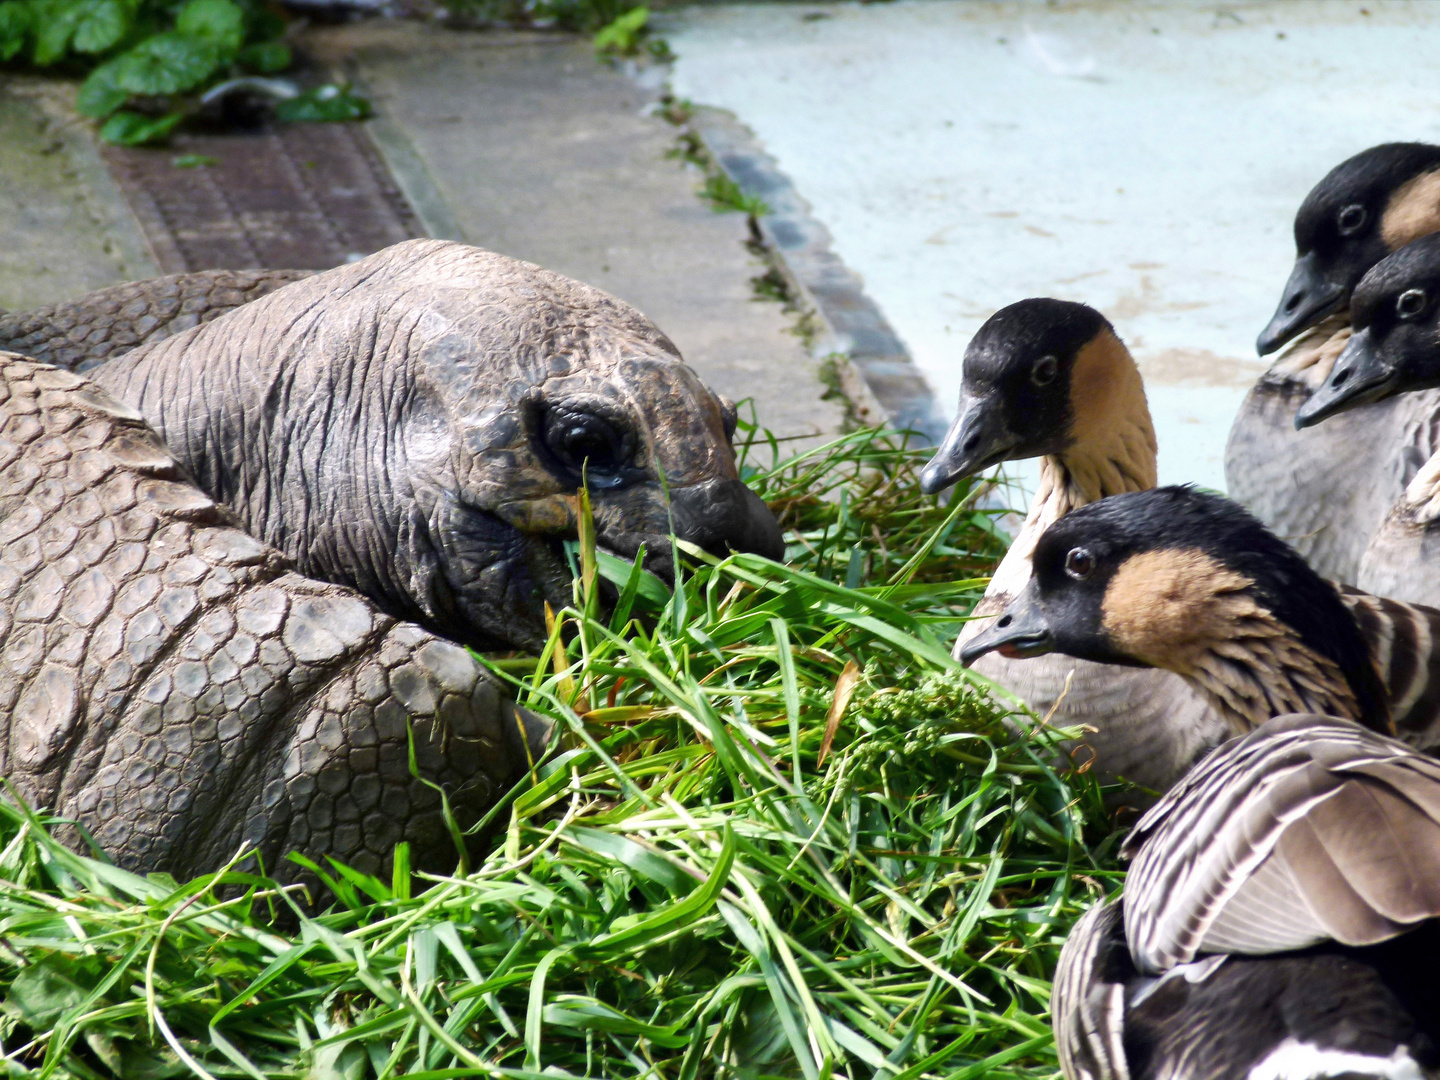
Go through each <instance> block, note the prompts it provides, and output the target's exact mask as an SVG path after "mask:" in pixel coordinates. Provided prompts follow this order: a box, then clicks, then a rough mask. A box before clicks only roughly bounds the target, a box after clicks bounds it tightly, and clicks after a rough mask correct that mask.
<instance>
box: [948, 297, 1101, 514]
mask: <svg viewBox="0 0 1440 1080" xmlns="http://www.w3.org/2000/svg"><path fill="white" fill-rule="evenodd" d="M1115 349H1119V350H1122V351H1123V350H1124V346H1123V345H1122V344H1120V339H1119V338H1117V337H1116V336H1115V331H1114V328H1113V327H1111V325H1110V323H1109V322H1108V321H1106V319H1105V316H1103V315H1101V314H1100V313H1099V312H1098V311H1096V310H1095V309H1094V308H1091V307H1086V306H1085V305H1084V304H1075V303H1071V302H1069V301H1067V300H1049V299H1043V298H1037V299H1030V300H1021V301H1019V302H1018V303H1014V304H1011V305H1010V306H1009V307H1005V308H1001V309H1000V310H999V311H997V312H996V313H995V314H994V315H992V316H990V318H989V319H987V320H986V321H985V325H984V326H982V327H980V330H979V332H978V333H977V334H976V335H975V336H974V338H972V339H971V341H970V344H969V346H968V347H967V348H966V349H965V363H964V377H963V382H962V385H961V390H960V411H959V413H958V414H957V415H956V417H955V421H954V423H952V424H951V425H950V430H949V431H947V432H946V433H945V438H944V440H943V441H942V442H941V444H940V449H939V450H937V451H936V452H935V456H934V457H933V458H931V459H930V462H929V464H927V465H926V466H925V469H924V471H923V472H922V473H921V474H920V487H921V489H922V490H924V491H925V493H926V494H930V495H933V494H935V493H936V492H940V491H944V490H945V489H946V488H947V487H949V486H950V485H951V484H953V483H955V482H956V481H957V480H961V479H963V478H964V477H967V476H973V475H974V474H975V473H978V472H983V471H984V470H985V469H988V468H990V467H991V466H992V465H998V464H999V463H1000V462H1002V461H1014V460H1019V459H1022V458H1032V457H1040V456H1041V455H1044V454H1059V453H1062V452H1063V451H1064V450H1065V449H1066V447H1068V446H1069V445H1070V444H1071V442H1072V441H1073V437H1074V436H1073V431H1072V429H1073V427H1074V424H1075V421H1076V417H1077V415H1078V414H1079V413H1080V412H1082V411H1084V409H1083V407H1084V402H1080V401H1077V400H1076V395H1077V394H1080V395H1082V396H1083V395H1084V394H1085V393H1086V392H1088V391H1087V388H1093V383H1094V380H1092V379H1089V378H1086V377H1085V376H1084V373H1083V372H1082V373H1081V377H1080V378H1077V377H1076V375H1077V369H1080V368H1085V367H1087V364H1088V362H1090V361H1092V360H1093V361H1094V362H1096V363H1097V364H1108V363H1110V362H1112V361H1113V357H1112V356H1111V355H1110V354H1111V353H1112V352H1113V350H1115Z"/></svg>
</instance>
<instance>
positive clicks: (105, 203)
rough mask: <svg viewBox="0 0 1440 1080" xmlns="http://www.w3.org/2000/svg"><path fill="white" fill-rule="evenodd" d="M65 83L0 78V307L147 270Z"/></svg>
mask: <svg viewBox="0 0 1440 1080" xmlns="http://www.w3.org/2000/svg"><path fill="white" fill-rule="evenodd" d="M66 98H67V91H66V90H65V89H64V88H56V87H54V86H53V85H51V84H46V83H41V82H38V81H35V82H32V81H29V80H25V79H22V78H18V77H13V76H7V77H6V78H5V79H4V80H0V308H4V309H8V310H10V311H22V310H24V309H26V308H32V307H39V306H41V305H43V304H53V303H55V302H57V301H60V300H65V299H68V298H69V297H72V296H79V295H80V294H82V293H86V292H90V291H91V290H92V289H102V288H104V287H105V286H107V285H114V284H116V283H117V282H121V281H127V280H130V279H132V278H138V277H150V276H153V275H154V274H155V273H156V272H157V271H156V268H155V263H154V260H153V259H152V258H151V257H150V255H149V253H148V251H147V250H146V247H145V241H144V238H143V237H142V236H141V233H140V229H139V227H138V226H137V225H136V223H135V221H134V219H133V218H132V217H131V216H130V214H129V211H128V210H127V208H126V206H125V203H124V201H123V200H122V199H121V198H120V197H119V193H118V191H117V190H116V188H115V185H114V182H113V181H112V180H111V179H110V177H109V175H108V174H107V173H106V171H105V167H104V165H103V164H102V162H101V161H100V157H99V155H98V154H97V153H96V151H95V147H94V145H93V144H92V143H91V142H90V138H89V134H88V132H87V131H86V130H85V129H84V128H83V127H82V126H80V125H79V124H78V123H76V122H74V121H69V122H67V120H66V119H65V112H64V109H65V104H66Z"/></svg>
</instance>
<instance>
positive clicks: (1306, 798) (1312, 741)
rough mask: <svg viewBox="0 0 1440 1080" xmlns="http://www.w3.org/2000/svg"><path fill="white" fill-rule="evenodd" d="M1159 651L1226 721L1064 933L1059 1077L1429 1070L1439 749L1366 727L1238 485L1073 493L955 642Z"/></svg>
mask: <svg viewBox="0 0 1440 1080" xmlns="http://www.w3.org/2000/svg"><path fill="white" fill-rule="evenodd" d="M991 650H1003V651H1005V652H1008V653H1009V654H1011V655H1013V656H1017V657H1025V656H1044V655H1047V654H1050V653H1053V652H1063V653H1066V654H1068V655H1073V656H1078V657H1084V658H1086V659H1089V660H1094V661H1098V662H1104V663H1114V664H1125V665H1141V666H1145V667H1162V668H1164V669H1166V670H1168V671H1171V672H1173V673H1175V674H1177V675H1179V676H1181V677H1183V678H1184V679H1185V680H1186V681H1187V683H1188V684H1189V685H1190V686H1192V687H1193V688H1194V689H1195V690H1196V691H1197V692H1198V693H1200V694H1201V695H1203V696H1204V697H1206V698H1207V699H1208V700H1209V701H1210V702H1211V703H1212V705H1213V706H1214V708H1215V709H1216V710H1217V711H1219V712H1222V713H1223V714H1225V715H1226V717H1227V718H1228V719H1229V721H1230V722H1231V723H1232V724H1233V725H1234V726H1237V727H1239V728H1242V729H1244V730H1246V731H1247V734H1246V735H1244V736H1242V737H1241V738H1238V739H1234V740H1231V741H1229V742H1227V743H1225V744H1223V745H1222V746H1220V747H1219V748H1217V749H1216V750H1215V751H1214V752H1213V753H1211V754H1210V755H1209V756H1208V757H1206V758H1205V759H1204V760H1203V761H1201V762H1200V763H1199V764H1198V765H1197V766H1196V767H1195V769H1194V770H1192V771H1191V772H1190V773H1189V774H1188V775H1187V776H1186V777H1185V778H1184V779H1182V780H1181V781H1180V782H1179V783H1178V784H1177V785H1176V786H1175V787H1174V788H1172V789H1171V790H1170V792H1168V793H1167V794H1166V795H1165V796H1164V797H1163V798H1162V799H1161V800H1160V801H1159V802H1158V803H1157V804H1156V805H1155V806H1154V807H1152V808H1151V809H1150V811H1149V812H1147V813H1146V814H1145V815H1144V816H1143V817H1142V818H1141V819H1140V821H1139V822H1138V824H1137V825H1136V827H1135V829H1134V830H1133V831H1132V833H1131V834H1130V836H1129V837H1127V839H1126V842H1125V844H1124V847H1123V849H1122V855H1124V856H1125V857H1127V858H1130V859H1131V860H1132V863H1131V868H1130V871H1129V873H1128V874H1127V877H1126V883H1125V895H1124V898H1123V899H1121V900H1116V901H1112V902H1110V903H1105V904H1101V905H1098V906H1096V907H1095V908H1092V909H1091V911H1089V912H1088V913H1087V914H1086V915H1085V916H1084V917H1083V918H1082V919H1081V920H1080V921H1079V923H1077V925H1076V927H1075V929H1074V931H1073V932H1072V933H1071V935H1070V937H1069V939H1068V940H1067V942H1066V944H1065V947H1064V949H1063V951H1062V953H1061V958H1060V963H1059V967H1058V969H1057V973H1056V981H1055V993H1054V997H1053V999H1052V1018H1053V1022H1054V1026H1055V1033H1056V1042H1057V1049H1058V1051H1059V1054H1060V1060H1061V1066H1062V1071H1063V1072H1064V1074H1065V1076H1066V1077H1067V1078H1069V1080H1081V1078H1084V1080H1119V1078H1127V1080H1148V1078H1157V1080H1158V1078H1161V1077H1187V1078H1210V1077H1214V1078H1220V1077H1236V1078H1239V1077H1251V1078H1275V1080H1279V1078H1296V1080H1299V1078H1302V1077H1304V1078H1309V1077H1321V1076H1330V1077H1338V1076H1347V1077H1388V1078H1394V1080H1400V1078H1406V1080H1410V1078H1413V1080H1419V1078H1420V1077H1422V1076H1430V1075H1435V1074H1436V1070H1437V1069H1440V991H1437V988H1436V985H1435V981H1434V979H1433V977H1432V972H1433V970H1434V966H1435V965H1436V963H1437V962H1440V923H1437V922H1436V919H1437V916H1440V761H1436V760H1435V759H1434V758H1432V757H1429V756H1427V755H1424V754H1421V753H1419V752H1417V751H1415V750H1414V749H1413V748H1411V747H1409V746H1407V745H1406V744H1404V743H1402V742H1399V741H1397V740H1395V739H1393V738H1390V737H1389V733H1390V731H1391V717H1390V709H1389V705H1388V701H1387V695H1386V693H1385V690H1384V687H1383V685H1382V684H1381V681H1380V679H1379V676H1378V673H1377V671H1376V669H1375V667H1374V665H1373V664H1372V663H1371V660H1370V656H1369V652H1368V650H1367V648H1366V645H1365V641H1364V637H1363V635H1362V633H1361V630H1360V627H1359V625H1358V624H1357V623H1356V621H1355V620H1354V618H1353V617H1352V616H1351V614H1350V612H1349V610H1348V609H1347V607H1346V606H1345V604H1344V603H1343V602H1342V601H1341V600H1340V598H1339V596H1338V594H1337V593H1336V591H1335V590H1334V588H1333V587H1332V586H1330V585H1329V584H1328V583H1326V582H1325V581H1323V580H1322V579H1321V578H1320V577H1319V576H1318V575H1316V574H1315V573H1314V571H1313V570H1311V569H1310V568H1309V567H1308V566H1307V565H1306V563H1305V561H1304V559H1302V558H1301V557H1300V556H1299V554H1298V553H1296V552H1295V551H1294V550H1293V549H1291V548H1289V547H1287V546H1286V545H1285V544H1284V543H1283V542H1282V541H1280V540H1279V539H1278V538H1277V537H1276V536H1275V535H1274V534H1273V533H1271V532H1270V531H1269V530H1267V529H1266V528H1265V527H1264V526H1263V525H1262V524H1261V523H1260V522H1259V521H1257V520H1256V519H1255V518H1254V517H1252V516H1251V515H1250V514H1248V513H1246V512H1245V511H1244V510H1243V509H1241V508H1240V507H1239V506H1237V505H1235V504H1233V503H1230V502H1228V501H1226V500H1224V499H1221V498H1219V497H1217V496H1214V495H1209V494H1205V493H1202V492H1198V491H1195V490H1193V489H1190V488H1183V487H1181V488H1159V489H1155V490H1152V491H1145V492H1138V493H1134V494H1127V495H1119V496H1115V497H1113V498H1108V499H1105V500H1102V501H1100V502H1098V503H1095V504H1093V505H1090V506H1086V507H1083V508H1080V509H1078V510H1076V511H1075V512H1074V513H1072V514H1070V515H1068V516H1066V517H1065V518H1064V519H1062V520H1061V521H1059V522H1057V523H1056V524H1055V525H1054V526H1052V527H1051V528H1050V529H1049V530H1048V531H1047V532H1046V533H1045V535H1044V536H1042V537H1041V538H1040V540H1039V542H1038V543H1037V544H1036V548H1035V555H1034V576H1033V577H1032V579H1031V581H1030V583H1029V584H1028V585H1027V586H1026V588H1025V590H1024V591H1023V592H1022V593H1021V595H1020V596H1019V597H1017V598H1016V599H1015V600H1014V601H1013V602H1012V603H1011V605H1010V607H1009V608H1008V609H1007V610H1006V612H1005V613H1004V615H1002V616H1001V618H1000V619H999V620H997V622H996V624H995V626H994V627H993V628H992V629H991V630H989V631H987V632H986V633H985V634H983V635H981V636H980V637H977V638H975V639H973V640H972V641H971V642H970V643H969V644H968V645H967V646H966V650H965V655H966V657H967V658H969V659H973V658H975V657H977V656H979V655H981V654H983V653H986V652H988V651H991Z"/></svg>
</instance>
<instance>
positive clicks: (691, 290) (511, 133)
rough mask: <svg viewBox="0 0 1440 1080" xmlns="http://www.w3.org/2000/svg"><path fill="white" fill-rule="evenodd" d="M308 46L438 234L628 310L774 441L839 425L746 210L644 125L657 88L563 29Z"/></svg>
mask: <svg viewBox="0 0 1440 1080" xmlns="http://www.w3.org/2000/svg"><path fill="white" fill-rule="evenodd" d="M313 41H314V47H315V48H316V49H317V50H318V51H319V52H320V53H321V55H323V56H327V57H330V58H331V59H333V60H334V61H336V62H344V63H346V64H348V65H349V66H350V68H351V70H352V71H353V72H354V74H355V76H356V79H357V81H358V82H359V83H361V84H362V85H363V86H364V87H365V88H366V89H367V90H368V92H369V93H370V94H371V95H372V96H373V98H374V101H375V105H376V109H377V111H378V112H379V113H381V114H382V116H383V117H384V118H385V123H384V125H383V126H382V127H381V130H380V131H378V132H377V136H378V142H379V144H380V147H381V150H382V152H384V153H385V154H386V156H387V157H388V158H389V159H390V161H391V165H392V169H395V171H396V173H397V179H399V181H400V183H401V186H402V187H405V186H406V185H407V183H409V184H410V190H409V191H408V192H407V193H408V194H410V195H411V201H412V202H413V203H415V204H416V206H417V209H418V210H419V211H420V213H421V216H422V218H423V217H425V216H426V214H427V210H428V212H429V213H430V215H431V225H432V232H436V233H451V234H453V235H455V236H456V237H457V238H459V239H464V240H466V241H468V242H469V243H472V244H478V245H479V246H481V247H486V248H490V249H492V250H495V251H500V252H503V253H504V254H506V255H513V256H515V257H517V258H521V259H527V260H529V261H531V262H536V263H539V264H540V265H542V266H545V267H548V268H550V269H552V270H556V271H558V272H560V273H563V274H568V275H570V276H571V277H575V278H578V279H580V280H581V281H586V282H589V283H590V284H592V285H596V286H598V287H600V288H602V289H604V290H606V291H607V292H610V293H613V294H614V295H616V296H618V297H620V298H621V299H623V300H627V301H629V302H630V303H632V304H634V305H635V306H636V307H637V308H639V309H640V310H641V311H643V312H645V313H646V314H647V315H649V316H650V317H651V318H652V319H654V320H655V322H656V323H657V324H658V325H659V326H660V328H661V329H662V330H664V331H665V333H666V334H668V335H669V336H670V338H671V339H672V340H673V341H674V342H675V344H676V345H677V346H679V348H680V351H681V353H682V354H683V355H684V357H685V359H686V360H687V361H689V362H690V364H691V365H692V366H694V367H695V368H696V370H697V371H699V372H700V375H701V377H702V378H704V379H705V381H706V382H707V383H708V384H709V385H710V386H711V388H712V389H714V390H715V391H716V392H718V393H721V394H725V395H728V396H729V397H731V398H734V399H736V400H740V399H742V398H752V399H754V400H755V402H756V407H757V409H758V412H759V416H760V420H761V422H762V423H764V424H766V425H767V426H769V427H771V428H772V429H773V430H775V431H776V433H777V434H783V435H801V434H809V435H814V434H817V433H821V432H835V431H838V430H839V428H840V426H841V423H842V413H841V409H840V407H839V405H838V404H837V403H835V402H831V401H822V400H821V395H822V394H823V393H824V391H825V388H824V387H823V385H822V384H821V382H820V378H819V362H818V361H817V360H815V359H814V358H812V357H811V356H810V355H809V354H808V353H807V352H806V351H805V349H804V348H803V347H802V345H801V343H800V341H799V340H798V339H797V338H796V337H795V336H794V335H793V334H792V333H790V332H789V331H790V326H791V320H790V319H789V318H788V317H787V316H786V315H785V314H784V313H783V312H782V310H781V307H780V305H779V304H777V303H774V302H766V301H759V300H756V299H755V296H754V292H753V289H752V287H751V284H750V279H751V278H752V277H755V276H756V275H759V274H763V273H764V271H765V267H764V266H763V265H762V264H761V262H760V261H759V260H758V259H756V258H755V257H754V256H752V255H751V254H750V253H749V252H747V251H746V249H745V246H744V243H745V240H746V238H747V236H748V227H747V225H746V220H745V218H744V216H743V215H741V214H738V213H716V212H715V211H714V210H713V209H712V208H711V207H710V205H709V204H708V203H706V202H704V201H702V200H701V199H700V198H698V197H697V195H696V188H697V186H698V184H699V183H700V181H701V179H702V177H701V175H700V173H699V172H698V171H697V170H695V169H694V168H687V167H686V166H685V165H684V163H683V162H681V161H678V160H674V159H672V158H669V157H667V154H668V153H669V152H670V151H671V150H672V149H673V148H674V146H675V141H676V134H677V132H676V130H675V128H674V127H672V126H671V125H670V124H669V123H667V122H666V121H665V120H663V119H661V118H659V117H658V116H655V115H652V111H651V110H652V106H653V104H654V103H655V101H656V100H658V98H659V96H660V90H659V88H658V85H652V86H651V87H650V88H648V89H647V88H645V87H642V85H641V84H640V83H638V82H637V81H635V80H634V79H631V78H629V77H627V76H626V75H624V74H622V73H621V72H618V71H615V70H613V69H611V68H609V67H607V66H604V65H601V64H598V63H597V62H596V60H595V57H594V53H593V52H592V50H591V48H590V46H589V44H588V43H586V42H584V41H578V40H576V39H574V38H571V37H568V36H564V37H562V36H558V35H557V36H547V35H536V34H508V33H485V34H474V33H455V32H451V31H446V30H443V29H438V28H435V27H431V26H422V25H417V24H406V23H399V24H396V23H365V24H359V25H355V26H348V27H341V28H337V29H334V30H329V31H323V32H320V33H318V34H317V35H316V36H315V38H314V39H313ZM652 82H653V81H652ZM407 153H410V154H413V155H414V156H415V157H416V158H417V159H418V161H417V162H416V163H415V164H418V165H419V166H420V167H421V169H423V172H424V173H428V178H429V180H428V182H429V183H432V184H433V192H431V193H429V194H427V193H426V192H424V191H423V190H417V187H418V188H423V187H424V185H425V184H426V183H427V181H426V180H425V179H424V178H423V177H422V178H420V182H419V184H418V185H417V184H416V183H415V182H414V181H415V179H416V178H415V175H414V169H413V168H412V167H408V166H407V165H406V164H405V162H404V161H403V160H402V159H403V158H404V157H405V156H406V154H407ZM435 196H438V202H439V204H440V205H439V206H436V205H435V203H436V201H437V200H436V198H435ZM437 211H438V214H437ZM446 215H448V219H447V217H446Z"/></svg>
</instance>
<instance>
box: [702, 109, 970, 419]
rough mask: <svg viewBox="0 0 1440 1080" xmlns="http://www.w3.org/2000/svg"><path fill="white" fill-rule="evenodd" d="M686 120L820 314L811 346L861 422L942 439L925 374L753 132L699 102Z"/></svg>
mask: <svg viewBox="0 0 1440 1080" xmlns="http://www.w3.org/2000/svg"><path fill="white" fill-rule="evenodd" d="M688 126H689V127H690V129H691V131H693V132H694V134H695V136H696V137H697V138H698V139H699V140H700V141H701V143H703V144H704V147H705V149H706V151H707V152H708V153H709V155H710V157H711V159H712V160H713V161H714V162H715V163H716V165H718V166H719V167H720V168H721V169H723V170H724V172H725V174H726V175H727V176H729V177H730V179H731V180H733V181H734V182H735V184H736V185H737V186H738V187H739V188H740V190H741V191H742V192H743V193H744V194H745V195H748V196H753V197H754V198H757V199H760V200H761V201H762V202H764V204H765V207H766V213H764V214H763V215H760V216H758V217H757V218H756V219H755V221H756V224H757V226H758V228H759V230H760V234H761V238H762V239H763V240H764V242H765V244H766V245H767V246H768V247H769V248H770V250H771V252H772V253H773V255H774V257H775V261H776V263H777V265H778V267H779V269H780V272H781V273H782V274H784V276H785V277H786V279H787V282H788V284H789V285H790V288H791V290H792V293H793V294H794V295H796V296H797V297H799V298H800V299H801V301H802V303H804V304H805V305H806V306H808V307H809V308H810V309H811V310H812V311H813V312H814V313H815V317H816V318H817V319H818V320H819V323H820V326H821V333H820V335H819V337H818V340H817V342H816V346H815V351H816V353H817V354H819V355H821V356H826V355H829V356H830V357H832V358H834V359H835V366H836V373H837V375H838V376H839V380H840V388H841V390H843V391H844V393H845V395H846V396H847V397H848V398H849V399H850V400H851V403H852V404H853V406H854V408H855V413H856V417H857V419H859V420H860V421H861V422H862V423H879V422H882V421H885V420H888V421H889V422H890V423H892V424H894V425H895V426H897V427H903V428H909V429H911V430H914V431H918V432H921V433H923V434H924V435H926V436H927V437H928V438H929V439H930V440H931V441H932V442H939V440H940V438H941V437H942V436H943V435H944V432H945V428H946V420H945V416H944V413H943V412H942V411H941V409H940V407H939V403H938V402H937V401H936V399H935V393H934V391H933V390H931V388H930V386H929V384H928V383H927V382H926V381H925V377H924V376H923V375H922V374H921V373H920V369H919V368H918V367H917V366H916V364H915V361H914V359H913V358H912V357H911V356H910V352H909V350H908V349H907V348H906V347H905V344H904V342H902V341H901V340H900V337H899V335H898V334H896V333H895V330H894V328H893V327H891V325H890V323H889V322H888V321H887V320H886V318H885V315H884V313H883V312H882V311H881V310H880V307H879V305H877V304H876V303H875V301H874V300H872V299H871V298H870V297H869V296H867V295H866V293H865V286H864V283H863V282H862V281H861V279H860V276H859V275H858V274H856V273H855V272H854V271H853V270H851V269H850V268H849V267H847V266H846V265H845V263H844V262H843V261H842V260H841V258H840V256H838V255H837V254H835V252H834V251H833V250H832V249H831V246H830V245H831V237H830V231H829V230H828V229H826V228H825V226H824V225H823V224H822V223H821V222H819V221H818V220H816V219H815V217H814V216H813V215H812V214H811V212H810V206H809V204H808V203H807V202H806V201H805V200H804V198H803V197H802V196H801V195H800V193H799V192H798V191H796V190H795V186H794V185H793V184H792V183H791V182H790V179H789V177H787V176H786V175H785V174H784V173H783V172H781V171H780V167H779V165H778V164H777V163H776V161H775V159H774V158H773V157H771V156H770V155H769V154H768V153H766V152H765V150H764V149H763V148H762V147H761V145H760V142H759V140H758V139H757V138H756V137H755V135H754V133H753V132H752V131H751V130H750V129H749V128H748V127H746V126H745V124H743V123H742V122H741V121H740V120H739V119H738V118H737V117H736V116H735V114H734V113H731V112H729V111H728V110H725V109H717V108H713V107H711V106H703V105H697V106H695V107H694V109H693V113H692V115H691V117H690V119H689V123H688Z"/></svg>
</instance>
